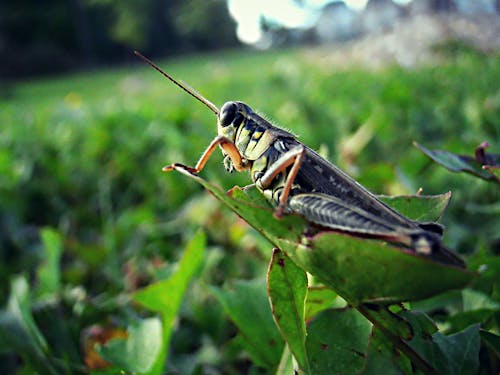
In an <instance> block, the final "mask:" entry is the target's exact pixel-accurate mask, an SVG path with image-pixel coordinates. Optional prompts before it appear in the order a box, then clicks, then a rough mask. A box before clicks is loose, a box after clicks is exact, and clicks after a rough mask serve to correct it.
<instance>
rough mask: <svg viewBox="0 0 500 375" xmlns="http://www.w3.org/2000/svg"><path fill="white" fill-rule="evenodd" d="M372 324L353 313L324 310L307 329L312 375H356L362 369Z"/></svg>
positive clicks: (352, 310) (358, 314)
mask: <svg viewBox="0 0 500 375" xmlns="http://www.w3.org/2000/svg"><path fill="white" fill-rule="evenodd" d="M370 331H371V324H370V322H368V320H366V319H365V318H364V317H363V316H362V315H361V314H360V313H359V312H357V311H356V310H354V309H344V310H324V311H322V312H320V313H319V314H318V315H317V316H316V317H315V318H314V319H313V320H312V321H311V323H310V324H309V326H308V328H307V332H308V335H307V341H306V347H307V353H308V356H309V362H310V366H311V374H315V375H321V374H325V375H330V374H357V373H359V372H360V371H361V369H362V368H363V367H364V364H365V360H366V353H367V349H368V339H369V336H370Z"/></svg>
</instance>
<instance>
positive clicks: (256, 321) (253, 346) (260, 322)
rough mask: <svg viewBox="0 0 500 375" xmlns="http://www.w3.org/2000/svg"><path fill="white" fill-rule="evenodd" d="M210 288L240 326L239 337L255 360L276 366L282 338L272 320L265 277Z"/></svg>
mask: <svg viewBox="0 0 500 375" xmlns="http://www.w3.org/2000/svg"><path fill="white" fill-rule="evenodd" d="M211 290H212V293H213V294H214V296H215V297H216V298H217V300H218V301H219V303H220V304H221V305H222V307H223V308H224V311H225V312H226V314H227V315H228V316H229V318H230V319H231V320H232V321H233V322H234V324H235V325H236V326H237V327H238V330H239V332H240V338H239V340H240V342H241V344H242V345H243V347H244V348H245V350H246V351H247V352H248V354H249V355H250V356H251V358H252V360H253V361H254V362H255V363H256V364H257V365H259V366H262V367H265V368H268V369H276V368H277V366H278V364H279V362H280V358H281V354H282V350H283V340H282V338H281V336H280V333H279V332H278V330H277V329H276V325H275V323H274V321H273V317H272V313H271V308H270V307H269V301H268V297H267V294H266V287H265V282H264V280H261V279H256V280H250V281H243V280H240V281H236V282H235V283H234V286H233V287H232V288H231V289H229V288H228V287H225V288H224V289H221V288H212V289H211Z"/></svg>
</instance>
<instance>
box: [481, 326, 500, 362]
mask: <svg viewBox="0 0 500 375" xmlns="http://www.w3.org/2000/svg"><path fill="white" fill-rule="evenodd" d="M479 335H480V336H481V339H482V340H483V342H485V343H486V346H487V347H488V348H490V349H491V350H492V351H493V352H494V353H495V356H496V358H497V359H500V336H498V335H495V334H494V333H491V332H488V331H483V330H481V331H479Z"/></svg>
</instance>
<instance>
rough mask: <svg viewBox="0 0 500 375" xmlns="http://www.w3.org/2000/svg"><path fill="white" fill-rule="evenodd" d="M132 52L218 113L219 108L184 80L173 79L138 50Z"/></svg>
mask: <svg viewBox="0 0 500 375" xmlns="http://www.w3.org/2000/svg"><path fill="white" fill-rule="evenodd" d="M134 54H135V55H136V56H138V57H139V58H141V59H142V60H143V61H145V62H146V63H148V64H149V65H151V66H152V67H153V68H155V69H156V70H157V71H159V72H160V73H161V74H163V76H164V77H166V78H168V79H169V80H170V81H171V82H173V83H174V84H176V85H177V86H179V87H180V88H181V89H183V90H184V91H185V92H187V93H188V94H189V95H191V96H193V97H194V98H196V99H198V100H199V101H200V102H202V103H203V104H205V105H206V106H207V107H208V108H209V109H210V110H211V111H212V112H213V113H215V114H216V115H217V116H218V115H219V108H217V106H216V105H215V104H214V103H212V102H211V101H210V100H208V99H205V98H204V97H203V96H202V95H201V94H200V93H199V92H198V91H196V90H195V89H193V88H192V87H190V86H189V85H187V84H186V83H184V82H179V81H177V80H175V79H174V78H173V77H172V76H170V75H169V74H167V73H165V72H164V71H163V70H162V69H161V68H160V67H159V66H158V65H156V64H155V63H154V62H152V61H151V60H150V59H148V58H147V57H144V56H143V55H142V54H141V53H140V52H139V51H134Z"/></svg>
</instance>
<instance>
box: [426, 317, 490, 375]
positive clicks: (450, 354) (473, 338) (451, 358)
mask: <svg viewBox="0 0 500 375" xmlns="http://www.w3.org/2000/svg"><path fill="white" fill-rule="evenodd" d="M432 338H433V340H434V342H435V343H436V344H437V345H438V346H439V348H440V349H441V351H442V352H443V353H444V355H445V357H446V359H447V367H446V368H444V369H442V370H443V373H445V374H450V375H452V374H453V375H454V374H456V375H467V374H477V373H478V371H479V348H480V337H479V324H476V325H473V326H470V327H469V328H467V329H466V330H464V331H462V332H459V333H455V334H454V335H450V336H445V335H443V334H442V333H439V332H438V333H436V334H434V335H433V336H432ZM437 367H438V366H437ZM438 368H439V367H438Z"/></svg>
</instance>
